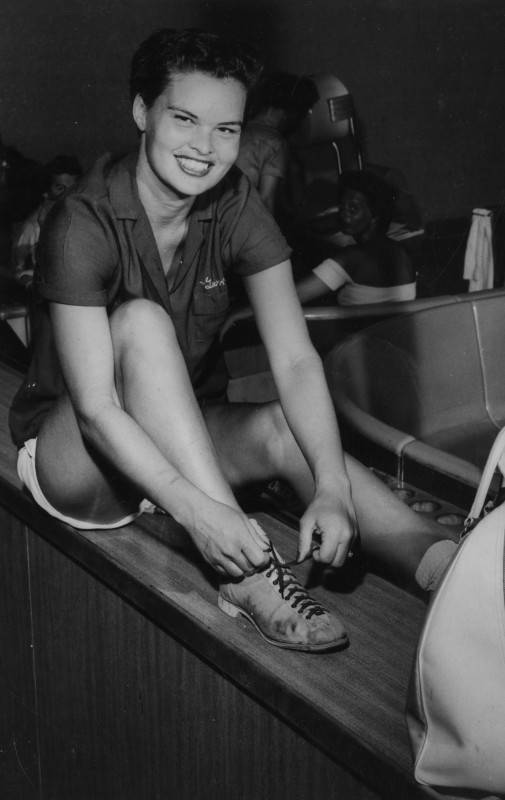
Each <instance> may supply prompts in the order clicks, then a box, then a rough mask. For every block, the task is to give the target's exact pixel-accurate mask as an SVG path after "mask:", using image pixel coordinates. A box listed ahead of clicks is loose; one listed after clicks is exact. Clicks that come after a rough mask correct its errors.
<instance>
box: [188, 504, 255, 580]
mask: <svg viewBox="0 0 505 800" xmlns="http://www.w3.org/2000/svg"><path fill="white" fill-rule="evenodd" d="M185 527H186V530H188V531H189V533H190V536H191V538H192V540H193V542H194V544H195V545H196V547H197V548H198V550H199V551H200V553H201V554H202V556H203V557H204V558H205V560H206V561H208V563H209V564H210V565H211V567H213V568H214V569H215V570H216V571H217V572H218V573H219V574H220V575H221V576H225V577H227V578H242V577H244V576H245V575H247V574H249V573H251V572H254V571H256V570H258V569H260V568H261V567H264V566H266V564H267V563H268V559H269V555H268V550H269V549H270V541H269V539H268V536H267V535H266V533H265V532H264V531H263V530H262V528H261V527H260V526H259V524H258V523H257V522H256V520H254V519H248V517H247V516H246V515H245V514H244V513H243V512H242V511H238V510H237V509H234V508H231V507H230V506H227V505H224V504H223V503H218V502H215V501H210V502H209V503H208V504H207V503H206V504H205V510H203V509H202V511H201V512H200V513H198V514H196V515H195V517H194V518H193V519H192V520H191V522H190V523H189V524H188V523H187V522H186V523H185Z"/></svg>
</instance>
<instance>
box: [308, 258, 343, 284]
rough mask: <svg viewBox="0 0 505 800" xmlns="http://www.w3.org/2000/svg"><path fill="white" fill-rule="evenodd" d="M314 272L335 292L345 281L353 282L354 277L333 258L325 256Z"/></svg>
mask: <svg viewBox="0 0 505 800" xmlns="http://www.w3.org/2000/svg"><path fill="white" fill-rule="evenodd" d="M312 272H313V273H314V275H317V277H318V278H319V280H321V281H322V282H323V283H325V284H326V286H327V287H328V288H329V289H331V290H332V291H333V292H336V291H337V289H340V288H341V287H342V286H343V285H344V284H345V283H352V279H351V277H350V276H349V275H348V274H347V272H346V271H345V269H344V268H343V267H342V266H341V265H340V264H339V263H338V262H337V261H334V260H333V259H332V258H325V260H324V261H322V262H321V264H319V265H318V266H317V267H316V268H315V269H313V270H312Z"/></svg>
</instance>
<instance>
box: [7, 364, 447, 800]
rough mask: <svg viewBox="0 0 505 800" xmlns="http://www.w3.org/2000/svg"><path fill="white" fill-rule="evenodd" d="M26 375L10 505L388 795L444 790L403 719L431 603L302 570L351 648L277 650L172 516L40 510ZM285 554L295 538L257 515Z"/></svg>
mask: <svg viewBox="0 0 505 800" xmlns="http://www.w3.org/2000/svg"><path fill="white" fill-rule="evenodd" d="M18 383H19V375H18V374H17V373H15V372H14V371H12V370H9V369H7V368H4V367H0V385H1V387H2V388H1V390H0V413H1V415H2V416H1V417H0V419H1V426H0V430H1V433H0V437H1V438H0V445H1V452H0V504H1V505H2V506H3V507H4V509H6V510H7V511H8V513H9V514H10V515H11V516H13V517H17V518H18V519H20V520H22V522H23V523H24V524H25V525H26V526H28V528H29V529H30V530H31V531H32V532H33V533H34V534H35V535H36V536H37V537H40V538H41V539H43V540H45V541H47V542H48V543H50V545H51V546H53V547H54V548H57V549H58V550H59V551H60V552H61V553H62V554H64V555H65V556H66V557H68V558H69V559H71V560H72V561H73V562H75V563H76V564H78V565H80V567H82V569H83V570H85V571H86V572H87V573H89V574H90V575H92V576H93V577H94V578H95V579H96V580H97V581H99V582H100V583H101V584H103V585H104V586H106V587H108V589H110V590H111V591H112V592H114V593H115V594H117V595H118V596H119V597H121V598H122V599H124V600H125V601H127V603H128V604H130V605H131V606H133V607H134V608H136V609H137V610H138V611H139V612H140V613H141V614H142V615H143V616H145V617H146V618H148V619H149V620H151V621H152V622H153V623H154V624H155V625H156V626H157V627H158V628H159V629H160V630H162V631H165V632H166V634H168V636H169V637H171V638H173V639H175V640H177V641H179V642H181V643H182V644H183V645H184V646H185V647H187V648H188V649H189V650H191V651H192V652H193V653H195V654H196V655H197V656H198V657H199V658H200V659H202V660H203V661H204V662H206V663H207V664H208V665H209V667H210V668H211V669H212V670H214V671H217V672H218V673H220V674H222V675H225V676H226V677H227V678H228V679H229V680H230V681H231V682H232V683H233V684H234V685H235V686H236V687H238V688H239V689H240V690H241V691H242V692H244V693H246V694H247V695H248V696H250V697H252V698H254V699H255V700H256V701H257V702H258V703H260V704H261V705H262V706H263V707H264V708H266V709H268V711H269V712H270V713H271V714H272V715H274V716H276V717H278V718H280V719H282V720H283V721H284V722H286V723H287V724H288V725H289V726H290V727H291V728H293V729H295V730H296V731H298V732H299V733H300V734H301V735H302V736H303V737H304V738H305V739H306V740H308V741H309V742H311V743H312V744H314V745H315V746H316V747H317V748H319V749H320V750H321V751H322V752H323V753H324V754H326V755H327V756H329V757H330V759H332V760H333V761H334V762H335V763H336V764H338V765H339V766H340V767H342V768H343V769H345V770H346V771H348V772H349V773H351V774H352V775H354V776H355V777H357V779H358V780H359V781H360V782H362V783H363V784H365V785H366V786H367V787H369V789H371V790H372V791H373V792H376V793H377V795H378V796H379V797H383V798H387V800H416V799H417V798H426V797H438V795H436V794H435V793H433V792H431V791H430V790H427V789H423V788H422V787H420V786H417V785H416V784H415V783H414V780H413V777H412V760H411V753H410V747H409V743H408V737H407V729H406V724H405V719H404V704H405V697H406V691H407V684H408V680H409V675H410V668H411V663H412V659H413V655H414V651H415V647H416V642H417V637H418V634H419V631H420V628H421V625H422V621H423V617H424V611H425V609H424V605H423V604H422V603H421V601H419V600H417V599H416V598H413V597H411V596H410V595H408V594H406V593H404V592H403V591H401V590H400V589H398V588H396V587H394V586H392V585H391V584H389V583H387V582H386V581H384V580H381V579H380V578H378V577H376V576H373V575H366V576H365V577H362V576H361V577H360V580H358V581H357V585H352V580H351V577H352V576H351V575H350V574H349V573H347V575H346V573H343V572H341V573H340V574H336V573H334V574H333V575H332V576H331V577H326V579H324V580H322V579H321V576H320V575H316V574H315V572H313V571H312V572H311V566H310V564H305V565H302V566H301V567H299V568H297V570H296V571H297V574H298V575H299V577H300V578H301V579H302V580H303V581H305V582H306V583H308V584H309V586H310V590H311V593H312V594H313V595H314V596H315V597H316V598H317V599H319V600H320V601H321V602H322V603H323V604H324V605H325V606H326V607H327V608H328V609H329V610H330V611H332V612H333V613H336V614H337V615H339V617H340V618H341V619H342V620H343V622H344V624H345V626H346V628H347V630H348V633H349V636H350V641H351V644H350V647H349V648H348V649H346V650H344V651H342V652H337V653H328V654H319V655H308V654H301V653H297V652H293V651H288V650H281V649H279V648H275V647H272V646H270V645H268V644H267V643H266V642H264V641H263V639H261V637H259V636H258V634H257V633H256V632H255V630H253V628H252V627H251V626H250V625H249V623H247V622H246V621H245V620H243V621H242V620H237V619H231V618H229V617H227V616H226V615H225V614H223V613H222V612H221V611H220V610H219V609H218V607H217V604H216V595H217V587H216V584H215V581H214V577H213V575H212V574H211V573H210V571H209V569H208V567H207V566H206V565H205V564H204V563H203V562H202V561H201V560H200V559H199V558H198V556H197V554H196V552H195V551H194V550H193V549H192V547H191V546H190V545H189V544H188V537H187V535H186V534H185V533H184V531H183V530H182V529H181V528H180V527H179V526H178V525H176V524H175V523H174V522H173V520H171V518H169V517H167V516H165V515H162V514H154V515H148V514H145V515H143V516H142V517H141V518H139V519H138V520H137V521H136V522H135V523H132V524H130V525H128V526H125V527H124V528H120V529H117V530H114V531H78V530H76V529H74V528H72V527H69V526H67V525H65V524H62V523H60V522H58V521H56V520H54V519H53V518H51V517H50V516H49V515H47V514H46V513H45V512H43V511H41V510H40V509H39V508H38V507H36V505H35V504H34V503H33V501H32V500H31V498H29V497H28V496H27V495H26V494H25V493H24V492H23V491H22V490H21V488H20V485H19V481H18V479H17V477H16V476H15V472H14V460H15V453H14V448H13V446H12V445H11V444H10V443H9V439H8V434H7V433H6V413H7V408H8V404H9V402H10V397H12V394H13V392H14V390H15V388H16V386H17V384H18ZM255 516H256V517H257V518H258V519H259V521H260V522H261V524H262V525H263V526H264V528H265V529H266V530H267V532H268V533H269V535H270V536H271V538H272V540H273V542H274V544H275V545H276V547H277V548H278V549H279V550H280V552H281V553H282V554H283V555H285V556H286V557H288V558H291V557H293V556H294V554H295V547H296V536H295V534H294V531H293V530H291V529H290V528H289V527H288V526H287V525H286V524H284V523H282V522H280V521H278V520H276V519H274V518H273V517H271V516H269V515H268V514H265V513H259V514H257V515H255Z"/></svg>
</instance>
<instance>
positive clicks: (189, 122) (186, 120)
mask: <svg viewBox="0 0 505 800" xmlns="http://www.w3.org/2000/svg"><path fill="white" fill-rule="evenodd" d="M174 119H176V120H177V122H180V123H181V125H188V126H189V125H192V123H193V120H192V119H191V117H187V116H186V115H185V114H174Z"/></svg>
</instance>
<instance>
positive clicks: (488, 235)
mask: <svg viewBox="0 0 505 800" xmlns="http://www.w3.org/2000/svg"><path fill="white" fill-rule="evenodd" d="M491 213H492V212H491V211H489V210H488V209H487V208H474V209H473V211H472V223H471V225H470V232H469V234H468V240H467V243H466V251H465V263H464V267H463V278H464V279H465V280H467V281H469V285H468V290H469V291H470V292H477V291H480V290H481V289H492V288H493V284H494V260H493V231H492V227H491Z"/></svg>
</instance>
